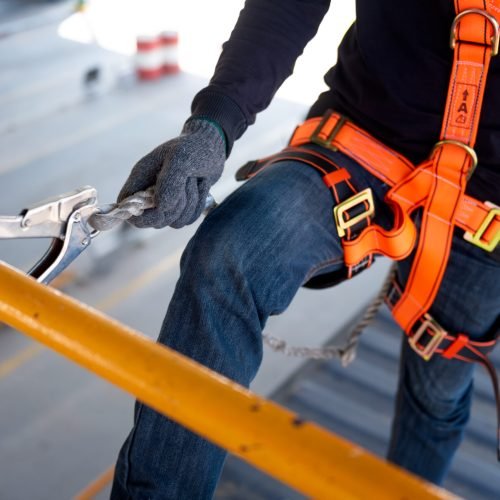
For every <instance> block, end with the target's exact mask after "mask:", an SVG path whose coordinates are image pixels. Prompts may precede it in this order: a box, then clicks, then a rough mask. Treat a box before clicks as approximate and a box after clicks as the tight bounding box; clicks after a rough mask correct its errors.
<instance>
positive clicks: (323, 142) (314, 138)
mask: <svg viewBox="0 0 500 500" xmlns="http://www.w3.org/2000/svg"><path fill="white" fill-rule="evenodd" d="M332 114H333V111H330V112H329V113H326V114H325V115H324V116H323V118H322V119H321V121H320V122H319V125H318V126H317V127H316V129H315V130H314V132H313V133H312V135H311V137H310V141H311V142H313V143H314V144H318V145H319V146H323V147H324V148H327V149H330V150H331V151H334V152H335V151H338V148H336V147H335V146H334V145H333V144H332V142H333V140H334V139H335V137H336V136H337V134H338V133H339V132H340V129H341V128H342V127H343V126H344V124H345V122H346V121H347V118H346V117H345V116H343V115H339V121H338V122H337V123H336V124H335V126H334V127H333V129H332V131H331V132H330V133H329V134H328V136H327V137H326V139H323V138H322V137H320V136H319V134H320V133H321V131H322V130H323V127H324V126H325V125H326V123H327V122H328V120H329V119H330V117H331V116H332Z"/></svg>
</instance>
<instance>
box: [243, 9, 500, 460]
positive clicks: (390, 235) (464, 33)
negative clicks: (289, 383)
mask: <svg viewBox="0 0 500 500" xmlns="http://www.w3.org/2000/svg"><path fill="white" fill-rule="evenodd" d="M454 3H455V10H456V17H455V19H454V21H453V24H452V28H451V39H450V43H451V47H452V48H453V49H454V60H453V67H452V72H451V78H450V83H449V88H448V97H447V102H446V108H445V113H444V117H443V123H442V129H441V135H440V138H439V142H437V144H436V145H435V146H434V148H433V150H432V152H431V155H430V158H429V159H428V160H426V161H424V162H423V163H422V164H420V165H418V166H415V165H413V164H412V163H411V162H410V161H409V160H408V159H406V158H404V157H403V156H402V155H401V154H399V153H397V152H396V151H394V150H392V149H390V148H388V147H387V146H385V145H384V144H382V143H381V142H379V141H378V140H376V139H375V138H374V137H372V136H371V135H370V134H368V133H367V132H365V131H364V130H362V129H361V128H359V127H358V126H356V125H355V124H353V123H352V122H350V121H348V120H347V119H346V118H345V117H344V116H341V115H340V114H338V113H334V112H331V111H329V112H328V113H326V114H325V116H323V117H318V118H311V119H309V120H307V121H306V122H305V123H303V124H302V125H300V126H298V127H297V128H296V130H295V132H294V134H293V136H292V138H291V140H290V143H289V147H288V148H286V149H285V150H283V151H282V152H281V153H278V154H276V155H273V156H270V157H267V158H263V159H261V160H258V161H255V162H249V163H247V164H246V165H244V166H243V167H242V168H241V169H240V170H239V171H238V173H237V179H240V180H242V179H248V178H249V177H252V176H253V175H255V174H256V173H258V172H259V171H260V170H262V168H264V167H267V166H269V165H271V164H273V163H276V162H278V161H282V160H285V159H291V160H299V161H301V162H303V163H305V164H308V165H310V166H312V167H313V168H315V169H316V170H318V171H319V172H320V173H321V175H322V176H323V180H324V182H325V184H326V185H327V186H328V188H329V189H330V190H331V192H332V195H333V197H334V198H335V207H334V214H333V215H334V219H335V223H336V226H337V230H338V234H339V236H340V237H341V238H342V245H343V249H344V261H345V264H346V267H345V270H344V271H343V272H342V275H341V276H336V277H335V280H334V282H337V281H341V280H342V279H346V278H350V277H352V276H354V275H355V274H357V273H359V272H360V271H362V270H363V269H366V268H367V267H369V266H370V265H371V263H372V261H373V255H374V254H381V255H385V256H387V257H390V258H391V259H394V260H401V259H404V258H405V257H408V256H409V255H410V254H411V253H412V252H415V256H414V259H413V264H412V268H411V271H410V275H409V277H408V280H407V283H406V286H405V287H404V288H403V287H401V286H400V285H399V284H398V283H397V282H394V284H393V287H392V289H391V291H390V292H389V294H388V295H387V298H386V302H387V304H388V305H389V307H390V308H391V309H392V314H393V316H394V318H395V320H396V322H397V323H398V324H399V325H400V326H401V328H402V329H403V330H404V332H405V333H406V335H407V337H408V340H409V343H410V345H411V347H412V348H413V350H414V351H415V352H417V353H418V354H419V355H420V356H421V357H422V358H424V359H425V360H429V359H430V358H431V357H432V356H433V355H434V354H440V355H441V356H443V357H445V358H447V359H452V358H455V359H460V360H462V361H469V362H479V363H481V364H482V365H484V366H485V367H486V369H487V370H488V372H489V374H490V376H491V378H492V381H493V386H494V390H495V397H496V400H497V414H498V423H499V425H498V429H497V436H498V440H497V452H498V457H499V460H500V398H499V387H498V379H497V375H496V372H495V368H494V367H493V365H492V363H491V361H490V360H489V358H488V356H487V353H488V351H490V350H491V349H492V348H493V347H494V345H495V342H496V338H495V339H494V340H491V341H487V342H475V341H472V340H470V338H469V337H468V336H467V335H466V334H464V333H458V334H452V333H450V332H448V331H446V330H445V329H444V328H443V327H441V326H440V325H439V323H438V322H437V321H436V320H435V319H434V318H432V316H431V315H430V314H429V312H428V311H429V308H430V307H431V305H432V303H433V301H434V299H435V297H436V295H437V292H438V289H439V286H440V284H441V281H442V278H443V275H444V271H445V269H446V265H447V262H448V257H449V254H450V249H451V242H452V237H453V232H454V228H455V226H458V227H459V228H461V229H463V230H464V231H465V233H464V238H465V239H466V240H467V241H469V242H471V243H472V244H474V245H477V246H479V247H480V248H482V249H484V250H486V251H489V252H495V254H497V253H498V250H499V249H498V243H499V241H500V208H499V207H497V206H495V205H493V204H492V203H489V202H480V201H478V200H476V199H474V198H472V197H470V196H468V195H466V194H465V187H466V184H467V181H468V179H469V178H470V177H471V175H472V173H473V172H474V169H475V168H476V165H477V161H478V160H477V156H476V153H475V151H474V149H473V147H474V143H475V140H476V135H477V130H478V125H479V117H480V110H481V105H482V101H483V95H484V91H485V86H486V77H487V73H488V68H489V63H490V59H491V57H493V56H496V55H497V54H498V50H499V41H500V27H499V21H500V0H455V2H454ZM308 143H314V144H319V145H321V146H323V147H325V148H327V149H330V150H334V151H341V152H342V153H344V154H346V155H348V156H350V157H351V158H353V159H354V160H356V161H357V162H358V163H359V164H360V165H362V166H363V167H364V168H365V169H366V170H368V171H369V172H370V173H371V174H373V175H374V176H375V177H377V178H379V179H381V180H382V181H383V182H385V183H386V184H388V185H389V186H391V189H390V190H389V191H388V193H387V194H386V197H385V201H386V203H387V204H388V205H389V206H390V207H391V208H392V211H393V213H394V227H393V228H392V229H391V230H386V229H384V228H382V227H380V226H378V225H376V224H373V223H372V222H371V217H372V216H373V214H374V201H373V195H372V192H371V189H366V190H364V191H361V192H357V191H356V189H355V188H354V187H353V186H352V184H351V183H350V181H349V178H350V175H349V173H348V172H347V170H346V169H344V168H341V167H339V166H337V165H336V164H335V163H334V162H333V161H332V160H331V159H329V158H327V157H326V156H324V155H322V154H321V153H320V152H317V151H313V150H311V149H309V148H303V147H301V146H303V145H305V144H308ZM417 209H421V225H420V231H417V228H416V226H415V223H414V222H413V220H412V218H411V215H412V213H413V212H415V210H417ZM329 278H331V276H330V277H329ZM315 280H316V281H315ZM331 284H333V283H332V281H331V280H328V282H327V280H326V278H325V277H324V276H323V277H321V276H320V277H318V278H314V279H313V280H311V282H309V283H308V285H309V286H312V287H322V286H329V285H331ZM495 333H496V334H497V333H498V332H495ZM495 337H496V335H495Z"/></svg>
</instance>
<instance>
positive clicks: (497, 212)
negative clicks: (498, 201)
mask: <svg viewBox="0 0 500 500" xmlns="http://www.w3.org/2000/svg"><path fill="white" fill-rule="evenodd" d="M485 205H487V206H488V207H490V211H489V212H488V215H486V217H485V218H484V220H483V222H482V223H481V225H480V226H479V228H478V230H477V231H476V232H475V233H474V234H473V233H471V232H470V231H466V232H465V233H464V240H466V241H468V242H469V243H472V244H473V245H476V246H477V247H479V248H482V249H483V250H486V251H487V252H493V251H494V250H495V248H496V247H497V245H498V243H499V242H500V231H497V233H496V234H495V236H494V237H493V239H492V240H491V241H490V242H489V243H486V242H485V241H484V240H483V236H484V234H485V233H486V231H487V230H488V228H489V227H490V225H491V223H492V222H493V220H494V219H495V217H500V207H499V206H497V205H495V204H493V203H491V202H489V201H486V202H485Z"/></svg>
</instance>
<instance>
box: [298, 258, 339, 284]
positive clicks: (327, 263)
mask: <svg viewBox="0 0 500 500" xmlns="http://www.w3.org/2000/svg"><path fill="white" fill-rule="evenodd" d="M343 261H344V257H335V258H334V259H330V260H327V261H325V262H322V263H321V264H318V265H316V266H314V267H313V268H312V269H311V270H310V271H309V272H308V273H307V275H306V277H305V278H304V283H305V282H307V281H309V279H311V278H312V277H313V276H314V275H315V274H316V273H317V272H318V271H319V270H321V269H323V268H325V267H328V266H331V265H332V264H337V263H338V262H343Z"/></svg>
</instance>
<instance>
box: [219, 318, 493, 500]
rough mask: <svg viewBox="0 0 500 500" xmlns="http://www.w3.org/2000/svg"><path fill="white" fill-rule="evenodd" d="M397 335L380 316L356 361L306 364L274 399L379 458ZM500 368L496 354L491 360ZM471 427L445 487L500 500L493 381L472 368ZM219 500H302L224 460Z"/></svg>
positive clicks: (389, 407) (391, 390)
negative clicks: (473, 373) (474, 387)
mask: <svg viewBox="0 0 500 500" xmlns="http://www.w3.org/2000/svg"><path fill="white" fill-rule="evenodd" d="M400 339H401V336H400V333H399V330H398V328H397V326H396V325H395V323H394V322H393V320H392V318H391V316H390V314H389V312H388V311H387V310H385V309H384V310H382V311H381V312H380V313H379V315H378V316H377V318H376V320H375V322H374V323H373V324H372V325H371V326H370V327H369V328H368V329H367V331H366V332H365V334H364V336H363V338H362V341H361V344H360V346H359V349H358V355H357V359H356V361H355V362H354V363H353V364H352V365H350V366H349V367H348V368H342V366H341V365H340V363H339V362H338V361H336V360H330V361H314V362H309V363H308V364H306V365H305V367H304V368H303V369H302V370H300V371H299V372H298V373H296V374H295V375H294V376H293V377H291V379H290V380H289V381H288V382H287V383H286V384H284V385H283V386H282V388H281V389H279V390H278V391H277V392H276V393H275V394H274V397H273V399H274V400H275V401H277V402H279V403H281V404H283V405H285V406H287V407H288V408H290V409H292V410H293V411H296V412H298V413H299V414H300V415H301V416H302V417H303V418H304V419H306V420H311V421H314V422H317V423H319V424H320V425H323V426H324V427H326V428H328V429H330V430H332V431H333V432H335V433H337V434H339V435H342V436H344V437H346V438H348V439H350V440H352V441H354V442H356V443H358V444H360V445H362V446H363V447H365V448H367V449H369V450H371V451H372V452H374V453H376V454H378V455H380V456H384V454H385V450H386V447H387V443H388V440H389V432H390V424H391V418H392V408H393V404H394V398H395V392H396V381H397V370H398V359H399V348H400ZM493 359H494V362H495V366H496V368H497V370H498V368H499V367H500V352H499V351H498V350H497V351H495V352H494V353H493ZM475 385H476V390H475V398H474V404H473V410H472V417H471V421H470V423H469V426H468V431H467V435H466V438H465V441H464V443H463V444H462V446H461V448H460V450H459V452H458V454H457V456H456V458H455V461H454V464H453V467H452V469H451V471H450V474H449V477H448V479H447V481H446V483H445V486H446V488H448V489H449V490H451V491H453V492H455V493H457V494H459V495H461V496H463V497H465V498H473V499H475V500H490V499H491V500H493V499H498V498H500V463H497V461H496V454H495V447H496V432H495V430H496V416H495V415H496V413H495V403H494V396H493V391H492V388H491V381H490V379H489V377H488V375H487V374H486V372H485V371H484V370H483V369H482V368H481V367H478V369H477V370H476V379H475ZM217 498H218V499H219V500H222V499H224V500H229V499H237V498H238V499H241V498H246V499H247V498H248V499H271V498H272V499H278V498H286V499H295V498H302V497H301V496H300V495H297V494H296V493H294V492H292V491H290V490H289V489H288V488H286V487H284V486H282V485H280V484H279V483H277V482H275V481H274V480H271V479H269V478H267V477H266V476H265V475H264V474H261V473H260V472H257V471H255V470H252V469H251V468H250V467H249V466H247V465H246V464H244V463H243V462H241V461H239V460H237V459H235V458H234V457H230V458H229V459H228V461H227V464H226V468H225V470H224V473H223V476H222V479H221V483H220V487H219V490H218V493H217Z"/></svg>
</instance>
